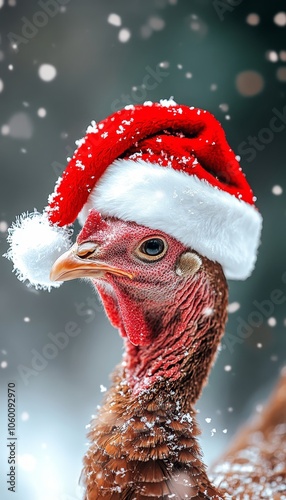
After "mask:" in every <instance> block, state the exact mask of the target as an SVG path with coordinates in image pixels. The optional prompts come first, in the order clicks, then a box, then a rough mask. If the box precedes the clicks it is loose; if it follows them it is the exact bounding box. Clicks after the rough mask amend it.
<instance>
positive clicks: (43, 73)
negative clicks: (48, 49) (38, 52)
mask: <svg viewBox="0 0 286 500" xmlns="http://www.w3.org/2000/svg"><path fill="white" fill-rule="evenodd" d="M38 75H39V77H40V78H41V80H43V81H44V82H51V81H52V80H54V78H55V77H56V76H57V70H56V68H55V66H53V65H52V64H41V66H40V67H39V69H38Z"/></svg>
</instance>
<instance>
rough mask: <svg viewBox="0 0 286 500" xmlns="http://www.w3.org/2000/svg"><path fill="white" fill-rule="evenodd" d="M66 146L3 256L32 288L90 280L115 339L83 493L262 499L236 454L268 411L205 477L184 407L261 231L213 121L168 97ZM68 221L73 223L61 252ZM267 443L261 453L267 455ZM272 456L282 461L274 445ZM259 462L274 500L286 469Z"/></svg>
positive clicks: (192, 421)
mask: <svg viewBox="0 0 286 500" xmlns="http://www.w3.org/2000/svg"><path fill="white" fill-rule="evenodd" d="M77 145H78V148H77V150H76V151H75V153H74V155H73V157H72V159H71V160H70V162H69V164H68V165H67V168H66V170H65V171H64V173H63V176H62V178H60V179H59V180H58V182H57V184H56V187H55V191H54V193H53V195H51V196H50V198H49V204H48V206H47V207H46V209H45V210H44V213H43V214H39V213H36V212H34V213H32V214H30V216H25V215H24V216H22V217H20V218H19V219H18V220H17V222H16V223H15V224H14V225H13V227H12V228H11V229H10V233H9V242H10V245H11V246H10V249H9V251H8V253H7V256H8V258H10V259H11V260H12V261H13V262H14V270H15V271H16V273H17V275H18V277H19V278H20V279H21V280H22V281H26V280H28V281H29V283H30V285H34V286H35V287H36V288H46V289H49V290H50V289H51V288H52V287H53V286H56V287H57V286H60V284H61V283H62V282H63V281H65V280H68V279H73V278H77V277H85V278H89V279H91V280H93V283H94V285H95V287H96V289H97V290H98V293H99V295H100V297H101V299H102V301H103V304H104V307H105V310H106V312H107V315H108V317H109V319H110V321H111V323H112V324H113V325H114V326H115V327H117V328H118V329H119V331H120V333H121V335H122V337H123V339H124V344H125V354H124V358H123V362H122V364H121V365H120V366H119V367H118V368H117V370H116V372H115V374H114V376H113V384H112V386H111V389H110V390H109V392H108V394H107V396H106V398H105V402H104V405H103V406H102V408H101V410H100V411H99V413H98V416H97V417H96V419H95V420H94V422H93V423H92V427H91V431H90V434H89V437H90V440H91V446H90V449H89V451H88V453H87V454H86V456H85V459H84V469H83V482H84V484H85V487H86V494H85V498H86V500H95V499H100V498H103V499H104V498H105V499H113V500H116V499H122V500H127V499H130V500H131V499H132V500H140V499H141V500H143V499H145V500H146V499H148V498H150V499H152V498H154V499H155V498H163V499H164V498H176V499H183V498H185V499H186V498H189V499H192V498H197V499H213V500H219V499H221V498H227V495H231V498H235V499H237V500H239V499H240V498H241V500H244V499H246V498H251V499H253V500H255V499H256V498H264V497H263V496H259V495H261V491H260V490H259V489H258V487H259V482H258V481H257V475H256V476H255V473H256V472H255V468H254V469H253V468H252V469H251V470H250V468H248V469H247V467H245V468H244V469H243V468H240V466H239V464H241V463H242V462H241V460H244V462H243V463H244V464H245V463H248V462H249V460H248V458H249V457H248V458H245V457H244V458H242V455H241V453H243V452H244V451H246V449H248V448H249V447H251V438H252V435H253V432H254V434H255V432H256V430H257V429H258V428H259V425H260V429H264V428H265V429H266V428H267V429H268V430H269V429H270V428H271V432H270V431H269V432H268V434H266V433H265V435H264V434H263V432H262V430H261V433H262V434H263V436H264V439H263V440H262V441H261V442H262V443H264V444H263V446H266V445H267V443H268V442H269V440H270V439H271V438H270V437H269V436H274V435H276V434H275V432H276V430H277V429H276V427H277V426H276V427H273V426H272V427H271V426H269V425H266V424H265V422H266V421H267V415H268V414H267V415H266V417H265V419H266V420H265V421H264V420H263V421H262V423H260V424H255V425H254V427H252V430H246V431H245V433H244V435H245V436H247V438H245V440H244V441H243V443H244V445H245V446H244V447H243V446H242V444H241V442H240V441H239V440H238V444H237V445H235V447H234V448H233V450H232V451H230V455H227V462H225V463H224V465H223V466H222V464H219V465H218V466H217V468H216V470H215V471H214V476H213V483H212V482H211V481H210V479H209V478H208V476H207V474H206V470H205V466H204V464H203V462H202V458H201V454H200V449H199V446H198V442H197V435H198V434H199V431H198V426H197V424H196V414H195V410H194V404H195V402H196V400H197V398H198V397H199V395H200V392H201V390H202V387H203V385H204V383H205V382H206V379H207V376H208V373H209V370H210V368H211V366H212V363H213V360H214V357H215V353H216V351H217V347H218V344H219V341H220V338H221V336H222V334H223V332H224V325H225V321H226V307H227V284H226V278H230V279H245V278H247V277H248V276H249V275H250V274H251V272H252V269H253V267H254V264H255V260H256V253H257V247H258V245H259V240H260V231H261V225H262V218H261V215H260V214H259V212H258V210H257V208H256V207H255V197H254V196H253V193H252V190H251V188H250V186H249V185H248V183H247V181H246V178H245V176H244V174H243V172H242V169H241V167H240V165H239V163H238V160H237V157H236V156H235V154H234V153H233V151H232V150H231V148H230V147H229V145H228V143H227V141H226V138H225V134H224V131H223V129H222V127H221V125H220V124H219V122H218V121H217V120H216V119H215V118H214V116H212V115H211V114H210V113H208V112H207V111H204V110H201V109H196V108H194V107H188V106H183V105H178V104H176V103H175V102H174V101H172V100H171V101H166V100H162V101H160V103H151V102H146V103H144V104H143V105H138V106H132V105H130V106H126V107H125V108H124V109H122V110H121V111H118V112H116V113H114V114H113V115H111V116H110V117H108V118H106V119H105V120H103V121H101V122H100V123H98V124H96V123H95V122H93V123H92V126H90V127H89V128H88V129H87V133H86V135H85V137H84V138H83V139H82V140H80V141H78V143H77ZM76 218H78V219H79V221H80V222H81V224H82V226H83V229H82V231H81V233H80V234H79V236H78V238H77V241H76V243H75V245H74V246H73V247H72V248H71V249H70V250H68V251H67V252H66V253H65V254H63V252H64V251H65V250H67V249H68V248H69V247H70V245H71V244H70V232H71V231H70V226H71V224H73V223H74V221H75V219H76ZM56 259H57V260H56ZM51 268H52V271H51ZM50 271H51V275H50ZM278 392H279V391H278ZM280 393H281V391H280V392H279V394H280ZM274 402H275V404H274V406H273V404H272V408H274V407H275V408H276V410H275V411H274V410H273V412H274V413H273V414H275V415H276V412H277V411H278V410H277V408H279V412H280V413H279V415H280V416H279V419H280V420H279V419H277V418H276V420H275V419H274V417H273V418H272V420H271V423H272V424H273V425H274V422H278V421H279V424H278V423H277V425H280V427H279V429H280V431H279V432H280V434H279V436H280V443H283V442H285V430H284V434H283V432H282V431H283V429H282V427H283V426H282V427H281V425H282V424H283V423H284V424H285V421H286V416H285V418H284V416H283V411H282V410H281V408H283V404H282V403H281V397H280V396H279V395H278V396H277V395H276V396H274ZM275 405H276V406H275ZM281 415H282V417H281ZM276 417H277V415H276ZM268 423H269V422H268ZM264 424H265V425H264ZM252 431H253V432H252ZM261 433H260V435H261ZM273 433H274V434H273ZM283 440H284V441H283ZM272 441H273V442H274V438H273V440H272ZM276 441H277V440H276ZM276 441H275V442H276ZM269 446H270V445H269ZM270 448H271V447H269V448H268V452H267V453H268V455H267V453H266V452H265V453H264V455H263V457H264V458H265V456H266V455H267V457H268V458H269V456H271V457H272V458H273V452H271V450H270ZM284 448H285V447H284ZM269 450H270V451H269ZM275 450H276V451H277V447H276V448H275ZM264 451H265V450H264ZM271 453H272V454H271ZM283 453H284V454H283ZM256 456H258V457H259V456H260V455H259V452H257V455H256ZM261 457H262V455H261ZM279 459H280V461H281V462H282V463H284V466H285V449H284V452H283V450H282V451H281V450H280V453H279ZM247 460H248V462H247ZM283 460H284V462H283ZM258 461H259V459H258ZM264 463H265V464H266V463H267V467H268V468H269V471H270V472H269V474H268V476H267V470H268V469H267V467H266V466H265V467H264V468H262V469H260V470H263V471H265V473H264V475H265V481H264V483H263V484H264V485H267V486H266V493H267V492H269V491H270V493H271V495H272V497H271V496H270V497H271V498H275V499H276V498H281V499H282V498H283V496H281V497H280V496H279V495H280V493H281V492H282V491H284V490H282V489H281V488H283V481H284V484H285V474H284V476H283V471H282V472H281V470H279V471H278V470H277V468H275V467H276V466H277V463H276V462H275V460H274V461H273V460H272V461H271V460H270V459H269V460H268V461H267V460H266V459H265V460H264ZM269 464H270V465H269ZM271 464H272V465H271ZM220 466H221V468H220ZM271 467H272V468H271ZM238 470H239V473H240V475H239V474H238ZM278 473H279V474H280V475H277V474H278ZM275 474H276V475H275ZM238 475H239V478H238ZM274 478H275V480H274ZM281 478H282V479H281ZM267 481H268V482H269V481H270V482H269V485H268V483H267ZM281 485H282V486H281ZM268 486H269V487H268ZM251 488H252V489H251ZM269 488H270V489H269ZM258 491H259V493H257V492H258ZM224 495H226V496H224ZM241 495H242V496H241ZM243 495H248V496H247V497H245V496H243ZM255 495H256V496H255ZM257 495H258V496H257ZM275 495H276V496H275ZM265 498H269V496H268V497H265Z"/></svg>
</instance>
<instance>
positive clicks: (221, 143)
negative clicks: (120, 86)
mask: <svg viewBox="0 0 286 500" xmlns="http://www.w3.org/2000/svg"><path fill="white" fill-rule="evenodd" d="M76 144H77V149H76V151H75V153H74V155H73V157H72V159H71V160H70V161H69V163H68V165H67V167H66V169H65V171H64V173H63V175H62V177H61V178H59V179H58V181H57V183H56V187H55V191H54V193H53V194H52V195H51V196H50V197H49V204H48V206H47V207H46V208H45V210H44V212H43V214H39V213H37V212H34V213H32V214H26V215H25V214H24V215H22V216H20V218H19V219H18V220H17V221H16V223H15V224H14V225H13V226H12V227H11V228H10V231H9V236H8V240H9V243H10V249H9V250H8V252H7V254H6V256H7V257H8V258H10V259H11V260H12V261H13V262H14V270H15V271H16V273H17V275H18V278H19V279H20V280H22V281H25V280H28V281H29V282H30V284H32V285H34V286H35V287H36V288H45V289H48V290H50V288H51V287H52V286H56V287H57V286H59V285H60V284H61V283H54V282H51V281H50V278H49V273H50V269H51V267H52V264H53V262H54V261H55V260H56V258H57V257H58V256H59V255H60V254H61V253H63V252H64V251H65V250H66V249H67V248H68V247H69V246H70V244H71V243H70V233H71V229H70V227H71V224H73V222H74V221H75V220H76V218H77V217H78V218H79V221H80V223H81V224H84V222H85V220H86V218H87V216H88V213H89V211H90V210H91V209H92V208H95V209H97V210H98V211H100V212H101V213H102V214H103V215H107V216H113V217H117V218H120V219H123V220H125V221H134V222H136V223H138V224H141V225H144V226H147V227H150V228H153V229H159V230H161V231H164V232H166V233H168V234H169V235H170V236H173V237H174V238H176V239H177V240H179V241H181V242H182V243H183V244H185V245H186V246H190V247H191V248H193V249H194V250H196V251H198V252H199V253H200V254H201V255H204V256H206V257H208V258H209V259H211V260H213V261H217V262H219V263H220V264H221V265H222V267H223V269H224V272H225V275H226V277H227V278H232V279H245V278H247V277H248V276H249V275H250V274H251V272H252V270H253V267H254V264H255V261H256V253H257V247H258V245H259V239H260V231H261V226H262V217H261V215H260V214H259V212H258V210H257V209H256V207H255V205H254V201H255V198H254V197H253V193H252V190H251V188H250V186H249V184H248V183H247V181H246V179H245V176H244V174H243V172H242V169H241V167H240V165H239V163H238V161H237V159H236V157H235V155H234V153H233V151H232V150H231V149H230V147H229V145H228V143H227V141H226V138H225V134H224V131H223V128H222V127H221V125H220V123H219V122H218V121H217V120H216V119H215V117H214V116H213V115H212V114H210V113H209V112H207V111H204V110H202V109H197V108H194V107H191V108H189V107H187V106H183V105H177V104H176V103H175V102H174V101H173V100H169V101H167V100H161V101H160V103H152V102H145V103H144V104H143V105H136V106H133V105H128V106H126V107H125V108H124V109H122V110H120V111H117V112H116V113H114V114H113V115H111V116H109V117H108V118H106V119H105V120H103V121H101V122H100V123H98V124H96V123H95V122H92V125H91V126H89V127H88V129H87V132H86V135H85V137H84V138H83V139H81V140H80V141H77V143H76Z"/></svg>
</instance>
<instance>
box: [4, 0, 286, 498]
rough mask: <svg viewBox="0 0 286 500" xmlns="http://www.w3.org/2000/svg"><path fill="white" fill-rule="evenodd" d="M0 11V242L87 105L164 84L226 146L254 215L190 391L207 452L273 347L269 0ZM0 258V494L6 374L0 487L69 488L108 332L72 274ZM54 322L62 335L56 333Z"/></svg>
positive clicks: (277, 247)
mask: <svg viewBox="0 0 286 500" xmlns="http://www.w3.org/2000/svg"><path fill="white" fill-rule="evenodd" d="M0 25H1V27H0V34H1V38H0V107H1V114H0V132H1V133H0V148H1V183H0V243H1V248H0V250H1V254H2V253H4V252H5V251H6V250H7V242H6V237H7V228H8V226H9V225H10V224H11V223H12V221H13V220H14V219H15V216H16V215H17V214H20V213H22V212H24V211H27V210H28V211H33V209H34V208H35V207H36V208H37V209H38V210H39V211H42V209H43V208H44V206H45V205H46V204H47V197H48V195H49V194H50V193H51V192H52V191H53V187H54V184H55V181H56V179H57V177H58V176H59V175H60V174H61V172H62V170H63V169H64V167H65V165H66V158H67V156H70V155H71V154H72V152H73V150H74V149H75V144H74V143H75V140H76V139H78V138H80V137H81V136H82V135H84V132H85V130H86V127H87V126H88V125H89V123H90V122H91V120H96V121H98V120H101V119H103V118H104V117H106V116H107V115H109V114H111V113H112V112H114V111H116V110H117V109H120V108H121V107H123V106H125V105H126V104H129V103H142V102H144V101H145V100H152V101H156V100H158V99H160V98H169V97H171V96H173V97H174V99H175V100H176V101H177V102H178V103H184V104H187V105H190V106H191V105H192V106H196V107H202V108H205V109H208V110H209V111H211V112H212V113H214V114H215V116H216V117H217V118H218V119H219V120H220V121H221V123H222V124H223V127H224V128H225V130H226V133H227V137H228V140H229V143H230V144H231V147H232V148H233V149H234V150H235V152H236V153H237V154H238V155H239V156H240V157H241V164H242V167H243V170H244V171H245V173H246V175H247V178H248V180H249V182H250V184H251V186H252V187H253V189H254V192H255V194H256V196H257V206H258V207H259V210H260V211H261V213H262V214H263V217H264V229H263V235H262V244H261V247H260V251H259V257H258V261H257V266H256V269H255V271H254V273H253V275H252V276H251V278H249V279H248V280H247V282H234V281H233V282H230V283H229V287H230V306H229V321H228V324H227V330H226V334H225V337H224V340H223V342H222V346H221V351H220V353H219V356H218V359H217V362H216V365H215V368H214V369H213V371H212V374H211V377H210V380H209V385H208V386H207V387H206V388H205V390H204V392H203V396H202V398H201V399H200V401H199V403H198V405H197V406H198V409H199V411H200V413H199V420H200V424H201V427H202V436H201V444H202V448H203V451H204V455H205V460H206V462H207V463H208V464H210V463H211V462H212V461H213V460H214V459H215V458H216V457H217V456H218V455H219V453H220V452H221V451H222V450H224V449H225V447H226V445H227V443H228V441H229V440H230V439H231V438H232V436H233V435H234V433H235V431H236V429H237V428H238V426H239V425H240V424H241V422H243V421H245V420H246V419H247V418H248V417H249V416H250V414H253V413H255V412H259V411H261V408H262V405H263V402H264V400H265V398H266V397H267V395H268V394H269V392H270V391H271V389H272V387H273V385H274V384H275V381H276V380H277V378H278V376H279V371H280V369H281V367H282V366H283V364H285V360H286V335H285V334H286V313H285V305H286V259H285V250H286V248H285V247H286V244H285V222H286V221H285V216H286V209H285V190H286V174H285V161H286V158H285V141H286V102H285V91H286V36H285V30H286V14H285V2H284V1H282V0H276V1H275V2H259V1H258V0H256V1H251V0H249V1H247V2H244V1H243V0H213V1H210V0H192V1H187V0H185V1H183V0H145V1H144V2H142V1H141V2H140V1H139V0H132V1H126V0H122V1H121V2H118V1H116V0H109V1H108V2H100V1H99V0H86V1H79V0H78V1H76V0H40V1H37V2H34V1H29V2H20V1H19V0H0ZM147 75H151V76H150V78H147V80H146V76H147ZM146 81H148V85H147V86H145V84H146ZM76 231H77V228H76ZM0 266H1V282H0V287H1V288H0V315H1V321H0V328H1V337H0V376H1V386H0V408H1V412H0V435H1V441H0V449H1V451H0V470H1V474H0V497H1V499H4V500H6V499H8V498H10V497H11V496H12V494H11V493H10V494H8V492H7V485H6V479H5V476H6V474H7V472H8V469H7V448H6V433H7V431H6V428H7V421H6V413H7V412H6V401H7V383H8V382H15V383H16V387H17V436H18V444H17V447H18V450H17V451H18V454H19V458H18V479H17V484H18V486H17V493H16V494H15V495H14V496H13V498H15V499H21V500H23V499H24V500H26V499H27V500H75V499H77V498H80V492H79V490H78V486H77V483H78V478H79V475H80V471H81V462H82V456H83V454H84V452H85V450H86V437H85V435H86V428H85V426H86V425H87V424H88V423H89V421H90V418H91V415H92V414H93V413H95V412H96V406H97V405H98V404H100V401H101V398H102V392H104V390H105V387H108V385H109V374H110V373H111V371H112V369H113V367H114V366H115V365H116V363H118V362H119V361H120V359H121V354H122V343H121V340H120V338H119V336H118V334H117V332H116V331H115V330H113V329H112V328H111V326H110V325H109V323H108V321H107V320H106V318H105V315H104V312H103V311H102V307H101V305H100V303H99V301H98V299H97V297H96V296H95V294H94V292H93V290H92V288H91V287H90V286H89V285H87V284H86V283H83V282H80V281H74V282H68V283H66V284H65V285H64V286H62V287H61V288H60V289H58V290H55V291H53V292H52V293H48V292H37V291H35V290H33V289H29V288H27V287H26V286H25V285H24V284H23V283H20V282H19V281H18V280H17V279H16V277H15V276H13V275H12V272H11V271H12V264H11V263H10V262H8V261H7V260H4V259H1V261H0ZM276 289H278V290H280V292H274V290H276ZM278 296H279V300H277V297H278ZM71 322H72V323H73V327H71V325H70V323H71ZM69 328H74V330H75V331H76V335H75V336H74V337H70V338H69V341H68V343H67V344H66V345H65V346H64V347H63V346H62V345H61V346H59V345H57V344H56V340H55V338H57V337H58V336H60V332H65V331H67V330H68V329H69Z"/></svg>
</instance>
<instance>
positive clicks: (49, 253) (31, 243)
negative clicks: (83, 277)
mask: <svg viewBox="0 0 286 500" xmlns="http://www.w3.org/2000/svg"><path fill="white" fill-rule="evenodd" d="M8 231H9V235H8V242H9V243H10V248H9V250H8V252H7V253H6V254H5V255H4V257H7V258H8V259H10V260H11V261H12V262H13V264H14V269H13V271H15V273H16V274H17V277H18V278H19V279H20V280H21V281H26V280H28V281H29V283H28V285H32V286H34V287H35V288H36V289H37V290H38V289H42V290H49V291H50V290H51V288H52V287H55V288H57V287H59V286H60V285H61V284H62V282H53V281H50V271H51V268H52V265H53V264H54V262H55V261H56V259H57V258H58V257H59V256H60V255H61V254H62V253H64V252H65V251H66V250H67V249H68V248H69V247H70V246H71V240H70V236H71V234H72V230H71V229H67V228H65V227H58V226H55V225H52V224H51V223H50V222H49V220H48V217H47V215H46V214H45V213H44V214H40V213H38V212H36V211H35V212H33V213H31V214H22V215H21V216H20V217H18V219H17V220H16V222H15V223H14V224H13V225H12V226H11V227H10V228H9V230H8Z"/></svg>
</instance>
